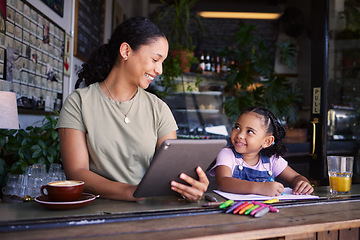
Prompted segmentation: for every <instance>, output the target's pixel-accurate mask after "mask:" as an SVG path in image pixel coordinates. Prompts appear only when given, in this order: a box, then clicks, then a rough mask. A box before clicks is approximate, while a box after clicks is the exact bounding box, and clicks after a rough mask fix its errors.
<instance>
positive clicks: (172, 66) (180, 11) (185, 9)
mask: <svg viewBox="0 0 360 240" xmlns="http://www.w3.org/2000/svg"><path fill="white" fill-rule="evenodd" d="M198 1H199V0H174V1H166V0H160V2H161V3H162V4H163V6H162V7H160V8H159V9H158V10H157V11H156V12H155V14H154V16H153V17H152V20H153V21H154V22H155V23H156V24H158V25H159V26H160V27H161V28H162V29H163V31H164V32H165V34H166V35H167V38H168V41H169V45H170V51H169V52H170V54H169V56H168V58H167V59H166V60H165V62H164V72H163V74H162V76H161V77H160V80H161V81H160V83H159V85H160V86H162V87H163V90H162V91H160V92H159V91H157V93H158V95H160V96H163V95H167V94H168V93H169V92H172V91H174V89H175V88H176V84H175V79H177V78H178V77H180V76H181V75H182V74H183V73H184V72H189V70H190V66H191V65H192V64H193V63H197V62H198V59H197V58H196V57H194V49H195V44H194V40H193V36H192V33H191V31H190V26H191V25H192V24H197V25H198V26H200V29H203V27H202V24H201V20H200V16H198V15H197V14H196V11H195V10H194V7H195V6H196V3H197V2H198Z"/></svg>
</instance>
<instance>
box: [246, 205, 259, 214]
mask: <svg viewBox="0 0 360 240" xmlns="http://www.w3.org/2000/svg"><path fill="white" fill-rule="evenodd" d="M258 207H260V206H259V205H254V206H253V207H252V208H250V209H248V210H246V211H245V215H248V214H250V213H251V212H252V211H254V210H255V209H257V208H258Z"/></svg>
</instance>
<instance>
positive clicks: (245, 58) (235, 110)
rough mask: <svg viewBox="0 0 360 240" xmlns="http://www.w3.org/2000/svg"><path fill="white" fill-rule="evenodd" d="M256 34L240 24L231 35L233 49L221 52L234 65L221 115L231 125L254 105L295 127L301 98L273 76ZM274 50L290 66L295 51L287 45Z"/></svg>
mask: <svg viewBox="0 0 360 240" xmlns="http://www.w3.org/2000/svg"><path fill="white" fill-rule="evenodd" d="M256 31H257V29H256V27H255V26H254V25H246V24H245V23H243V22H241V23H240V24H239V27H238V29H237V31H236V32H235V35H234V39H235V43H236V47H235V48H233V49H225V50H224V51H223V52H222V54H225V55H227V56H232V57H233V58H234V60H235V61H236V62H237V64H235V65H232V66H231V71H230V73H229V74H228V75H227V77H226V84H227V86H226V89H227V93H226V95H227V97H226V99H225V102H224V108H225V112H226V114H227V116H228V117H229V118H230V119H231V120H232V121H235V120H236V118H237V117H238V116H239V113H240V111H241V110H242V109H243V108H244V107H246V106H250V105H258V106H263V107H266V108H269V109H270V110H271V111H272V112H273V113H274V114H275V115H276V116H278V117H279V118H280V119H281V120H282V121H286V123H287V124H288V125H292V124H295V123H296V121H297V120H298V116H299V115H298V107H297V103H299V102H300V101H301V94H300V92H299V90H298V89H297V88H293V87H292V86H291V85H290V84H289V81H288V80H287V79H286V78H285V77H283V76H280V75H277V74H276V73H275V70H274V67H273V64H272V61H271V55H270V52H269V48H268V46H266V44H265V41H264V40H263V38H262V37H261V36H257V35H256V34H255V33H256ZM277 46H278V47H281V49H280V50H281V51H280V53H282V54H283V56H282V58H281V59H282V61H283V62H284V63H287V64H288V65H289V64H290V65H294V64H295V63H294V58H295V57H296V48H294V46H293V45H291V44H290V43H282V44H277Z"/></svg>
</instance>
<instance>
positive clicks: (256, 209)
mask: <svg viewBox="0 0 360 240" xmlns="http://www.w3.org/2000/svg"><path fill="white" fill-rule="evenodd" d="M263 208H265V206H263V205H259V207H258V208H255V209H254V210H252V211H251V213H250V215H251V216H254V215H255V213H257V212H258V211H260V210H261V209H263Z"/></svg>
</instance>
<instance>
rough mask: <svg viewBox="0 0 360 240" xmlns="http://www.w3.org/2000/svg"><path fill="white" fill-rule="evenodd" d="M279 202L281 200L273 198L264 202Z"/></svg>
mask: <svg viewBox="0 0 360 240" xmlns="http://www.w3.org/2000/svg"><path fill="white" fill-rule="evenodd" d="M277 202H279V199H277V198H273V199H269V200H266V201H263V203H265V204H266V203H277Z"/></svg>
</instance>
